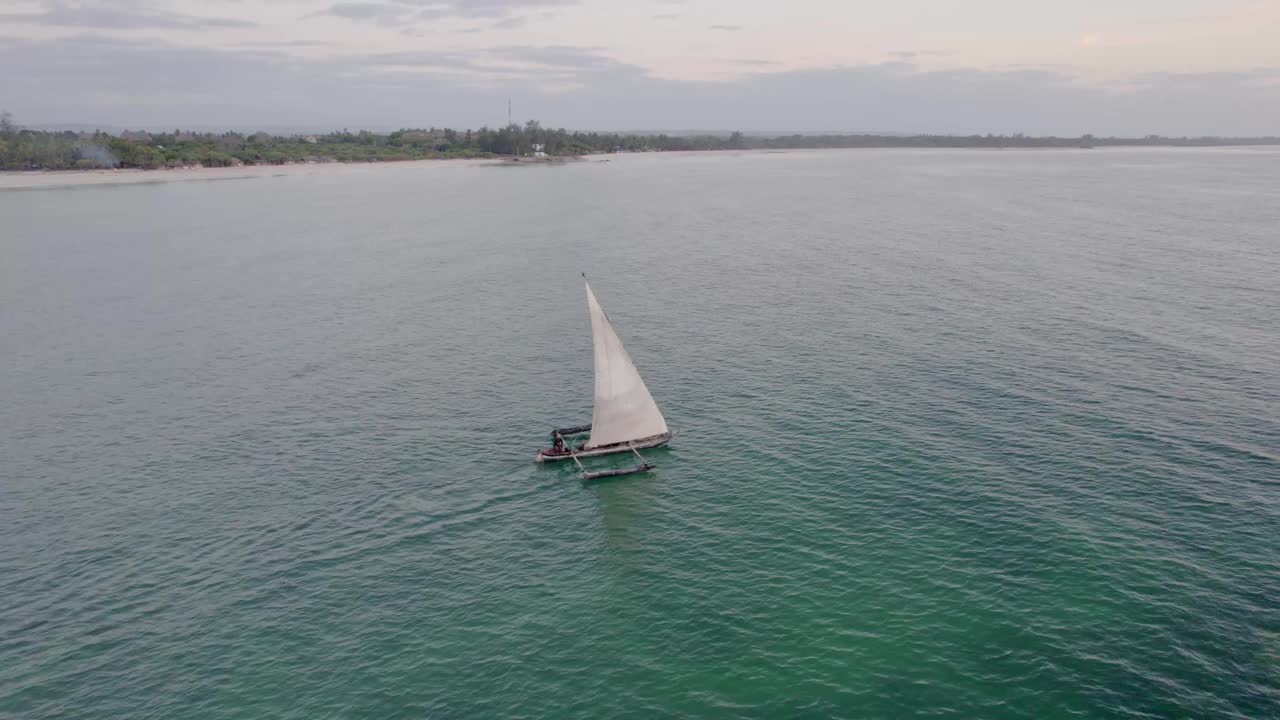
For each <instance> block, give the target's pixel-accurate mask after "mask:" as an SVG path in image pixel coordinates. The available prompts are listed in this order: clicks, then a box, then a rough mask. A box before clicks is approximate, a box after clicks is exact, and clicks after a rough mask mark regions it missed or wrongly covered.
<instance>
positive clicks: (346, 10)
mask: <svg viewBox="0 0 1280 720" xmlns="http://www.w3.org/2000/svg"><path fill="white" fill-rule="evenodd" d="M576 4H578V0H391V1H390V2H339V3H336V4H334V5H330V6H329V7H328V8H327V9H325V10H322V11H320V12H319V13H316V14H318V15H332V16H335V17H341V18H346V19H348V20H356V21H372V22H377V23H381V24H384V25H388V24H396V23H415V22H420V21H423V20H435V19H440V18H511V17H512V16H513V15H515V14H517V13H520V12H523V11H526V10H536V9H544V8H555V7H567V6H570V5H576ZM513 22H519V21H518V20H515V19H514V18H513ZM493 27H498V28H499V29H501V27H516V25H515V24H512V25H506V26H501V27H500V25H494V26H493Z"/></svg>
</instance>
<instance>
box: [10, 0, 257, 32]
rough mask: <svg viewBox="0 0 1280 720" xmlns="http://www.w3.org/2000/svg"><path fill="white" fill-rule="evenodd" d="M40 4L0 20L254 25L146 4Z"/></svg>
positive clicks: (121, 25)
mask: <svg viewBox="0 0 1280 720" xmlns="http://www.w3.org/2000/svg"><path fill="white" fill-rule="evenodd" d="M44 7H45V9H44V11H43V12H34V13H4V14H0V22H6V21H7V22H12V23H22V24H27V25H47V26H52V27H73V28H93V29H101V30H110V29H134V28H159V29H166V30H210V29H218V28H247V27H254V26H255V25H256V24H255V23H252V22H248V21H246V20H239V19H232V18H219V17H205V16H201V15H184V14H180V13H175V12H169V11H166V10H158V9H154V8H147V7H135V8H133V9H125V8H120V7H107V6H106V5H98V4H75V5H73V4H70V3H67V2H61V1H60V0H53V1H51V2H46V3H45V5H44Z"/></svg>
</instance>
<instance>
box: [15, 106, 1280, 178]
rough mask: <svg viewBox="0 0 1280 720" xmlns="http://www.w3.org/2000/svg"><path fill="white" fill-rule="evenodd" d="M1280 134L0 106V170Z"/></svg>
mask: <svg viewBox="0 0 1280 720" xmlns="http://www.w3.org/2000/svg"><path fill="white" fill-rule="evenodd" d="M1261 144H1270V145H1274V144H1280V138H1276V137H1267V138H1211V137H1202V138H1165V137H1159V136H1156V135H1149V136H1147V137H1144V138H1115V137H1110V138H1098V137H1094V136H1092V135H1084V136H1082V137H1078V138H1058V137H1029V136H1025V135H1021V134H1017V135H967V136H959V135H875V134H825V135H812V134H809V135H801V134H793V135H783V136H755V135H745V134H743V133H741V132H734V133H730V134H720V135H716V134H694V135H679V134H665V133H658V134H640V133H600V132H582V131H572V132H571V131H569V130H565V129H564V128H559V129H552V128H544V127H542V125H541V123H539V122H538V121H536V120H530V121H529V122H527V123H525V124H524V125H516V124H511V125H508V126H506V127H502V128H496V129H494V128H488V127H482V128H480V129H479V130H453V129H449V128H427V129H403V130H396V131H395V132H391V133H385V134H383V133H374V132H370V131H368V130H360V131H358V132H351V131H349V130H345V129H344V130H342V131H341V132H331V133H325V134H318V135H271V134H268V133H264V132H258V133H253V134H243V133H237V132H224V133H200V132H189V131H183V130H174V131H172V132H154V133H153V132H141V131H128V132H124V133H121V134H118V135H117V134H111V133H105V132H101V131H95V132H92V133H87V132H72V131H61V132H57V131H42V130H31V129H27V128H22V127H20V126H18V125H17V124H16V123H14V121H13V118H12V117H11V116H10V115H9V113H7V112H6V113H0V170H69V169H96V168H116V167H122V168H146V169H155V168H166V167H190V166H202V167H226V166H235V165H281V164H285V163H298V162H382V161H392V160H420V159H427V158H465V157H496V156H509V155H526V154H532V153H535V152H542V153H546V154H547V155H552V156H572V155H587V154H596V153H611V152H668V151H682V150H683V151H688V150H769V149H773V150H786V149H806V148H893V147H897V148H911V147H915V148H1018V147H1026V148H1043V147H1105V146H1142V145H1150V146H1212V145H1261Z"/></svg>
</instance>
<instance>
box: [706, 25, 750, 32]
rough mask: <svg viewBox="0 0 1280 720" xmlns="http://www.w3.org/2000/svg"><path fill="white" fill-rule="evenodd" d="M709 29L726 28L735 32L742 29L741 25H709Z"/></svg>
mask: <svg viewBox="0 0 1280 720" xmlns="http://www.w3.org/2000/svg"><path fill="white" fill-rule="evenodd" d="M707 29H708V30H724V31H726V32H735V31H738V30H741V29H742V26H741V25H708V26H707Z"/></svg>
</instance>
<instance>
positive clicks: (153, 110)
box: [0, 34, 1280, 136]
mask: <svg viewBox="0 0 1280 720" xmlns="http://www.w3.org/2000/svg"><path fill="white" fill-rule="evenodd" d="M741 64H743V65H746V66H750V65H754V64H757V62H756V61H755V60H751V59H748V60H747V61H746V62H743V63H741ZM1278 82H1280V68H1263V69H1259V70H1254V71H1249V72H1244V73H1198V74H1187V73H1151V74H1146V75H1141V76H1138V77H1135V78H1132V79H1131V81H1130V82H1128V83H1126V84H1123V85H1116V86H1095V85H1089V84H1086V83H1084V82H1083V81H1081V80H1079V79H1077V78H1076V77H1074V76H1073V75H1071V74H1070V73H1069V72H1066V71H1061V70H1055V69H1033V68H1028V69H1003V70H983V69H954V70H945V71H941V70H939V71H934V70H925V69H922V68H920V67H918V66H915V65H913V64H911V63H906V62H893V63H882V64H875V65H854V66H846V67H831V68H826V69H819V70H804V71H778V70H776V69H775V68H763V67H762V68H761V69H760V71H759V72H751V73H749V74H747V75H746V76H745V77H741V78H739V79H737V80H733V81H721V82H691V81H681V80H670V79H664V78H661V77H656V76H654V75H653V74H651V73H649V72H647V71H646V70H645V69H644V68H642V67H639V66H636V65H632V64H628V63H625V62H621V61H619V60H618V59H617V58H614V57H613V56H611V55H610V53H609V52H608V51H607V50H605V49H602V48H599V47H581V46H570V45H546V46H537V45H529V46H526V45H506V46H497V47H489V48H483V49H476V50H460V51H420V52H419V51H415V52H408V53H404V52H396V53H373V54H362V55H348V56H329V57H321V58H312V57H305V58H304V57H295V56H292V55H290V54H289V53H288V51H287V48H279V49H270V48H266V49H260V50H258V49H252V48H248V49H246V48H239V47H237V48H232V49H228V50H225V51H224V50H215V49H209V48H191V47H181V46H177V45H174V44H171V43H167V42H160V41H152V40H147V41H144V40H121V39H118V38H111V37H107V36H103V35H99V34H87V35H74V36H61V37H56V38H51V39H44V40H36V39H23V38H9V39H8V40H4V39H0V88H4V94H5V100H4V102H5V105H6V106H8V109H9V110H11V111H12V112H13V113H14V114H15V115H16V116H17V118H18V120H19V121H20V122H23V123H26V124H39V123H63V124H65V123H77V124H80V123H90V124H92V123H102V124H104V125H116V126H121V125H124V126H135V127H144V126H145V127H174V126H192V125H199V126H204V127H223V128H239V129H252V128H253V127H254V126H258V127H268V126H269V127H290V126H291V127H305V128H315V129H323V128H332V127H339V128H340V127H344V126H345V127H353V128H354V127H361V126H365V127H370V128H374V129H379V128H380V129H388V128H395V127H400V126H424V127H425V126H430V125H435V126H437V127H439V126H445V125H447V126H454V127H477V126H479V125H481V124H488V125H496V124H500V123H501V122H504V121H505V117H506V100H507V98H508V97H511V98H512V99H513V100H514V103H515V107H516V108H517V115H518V118H523V119H528V118H539V119H541V120H543V122H544V124H547V125H556V126H567V127H575V128H598V129H610V128H628V127H630V128H634V127H649V128H664V127H665V128H673V127H703V128H725V129H733V128H741V129H743V130H752V129H757V130H797V131H818V130H847V131H858V130H864V131H865V130H884V131H901V132H932V133H964V134H970V133H987V132H995V133H1000V132H1004V133H1012V132H1024V133H1029V134H1056V135H1061V136H1079V135H1081V134H1084V133H1086V132H1088V133H1093V134H1095V135H1112V134H1121V135H1145V134H1148V133H1158V134H1162V135H1203V134H1217V135H1267V134H1274V133H1275V132H1276V130H1275V127H1276V120H1277V118H1280V84H1277V83H1278Z"/></svg>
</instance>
